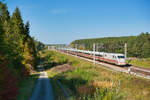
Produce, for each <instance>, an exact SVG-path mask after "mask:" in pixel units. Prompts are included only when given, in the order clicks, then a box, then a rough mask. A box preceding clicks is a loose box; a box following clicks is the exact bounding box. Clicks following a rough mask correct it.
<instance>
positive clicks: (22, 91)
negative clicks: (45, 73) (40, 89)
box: [17, 73, 39, 100]
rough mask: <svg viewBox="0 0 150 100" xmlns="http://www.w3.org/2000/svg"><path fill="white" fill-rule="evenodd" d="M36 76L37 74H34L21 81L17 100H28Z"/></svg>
mask: <svg viewBox="0 0 150 100" xmlns="http://www.w3.org/2000/svg"><path fill="white" fill-rule="evenodd" d="M38 76H39V74H38V73H34V74H31V75H30V76H28V77H27V78H25V79H22V81H21V82H20V83H19V84H18V86H19V95H18V96H17V100H29V98H30V97H31V95H32V92H33V90H34V87H35V84H36V81H37V79H38Z"/></svg>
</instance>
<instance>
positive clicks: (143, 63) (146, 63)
mask: <svg viewBox="0 0 150 100" xmlns="http://www.w3.org/2000/svg"><path fill="white" fill-rule="evenodd" d="M127 62H129V63H130V64H132V65H134V66H137V67H143V68H150V58H145V59H132V60H128V61H127Z"/></svg>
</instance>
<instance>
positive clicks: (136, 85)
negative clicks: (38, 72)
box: [47, 51, 150, 100]
mask: <svg viewBox="0 0 150 100" xmlns="http://www.w3.org/2000/svg"><path fill="white" fill-rule="evenodd" d="M48 52H53V53H54V54H55V57H54V59H53V61H54V62H56V63H59V61H60V60H59V59H61V58H63V59H67V62H65V63H68V64H70V65H71V66H72V67H73V68H74V70H72V71H67V72H63V73H61V72H55V71H53V69H54V68H55V66H53V68H52V69H49V70H48V71H47V72H48V75H49V77H50V78H51V80H52V84H55V86H54V87H53V88H54V90H55V92H54V94H55V97H56V98H55V100H65V99H58V98H59V96H63V97H64V94H63V92H62V90H61V89H60V88H59V86H58V85H57V84H56V81H57V80H59V81H60V82H61V83H62V85H63V86H64V88H65V89H66V90H67V91H68V92H69V94H70V95H71V98H72V100H92V98H97V99H98V100H149V98H150V80H146V79H143V78H138V77H135V76H130V75H128V74H124V73H121V72H113V71H110V70H106V69H104V68H103V67H104V66H101V65H96V66H93V63H91V62H88V61H85V60H81V59H79V58H75V57H72V56H69V55H65V54H62V53H60V52H54V51H48ZM62 56H63V57H62ZM58 89H59V90H58ZM57 91H61V92H59V94H58V93H57ZM100 98H101V99H100Z"/></svg>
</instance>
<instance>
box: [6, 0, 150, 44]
mask: <svg viewBox="0 0 150 100" xmlns="http://www.w3.org/2000/svg"><path fill="white" fill-rule="evenodd" d="M5 3H7V5H8V8H9V11H10V12H11V14H12V12H13V11H14V9H15V7H16V6H18V7H19V8H20V10H21V13H22V16H23V19H24V20H25V21H27V20H29V21H30V24H31V28H30V32H31V35H32V36H34V37H35V38H36V39H38V40H40V41H42V42H43V43H46V44H51V43H52V44H54V43H67V44H69V43H70V42H71V41H73V40H75V39H82V38H98V37H114V36H128V35H138V34H139V33H140V32H150V6H149V5H150V0H5Z"/></svg>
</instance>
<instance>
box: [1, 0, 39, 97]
mask: <svg viewBox="0 0 150 100" xmlns="http://www.w3.org/2000/svg"><path fill="white" fill-rule="evenodd" d="M29 27H30V25H29V22H26V24H24V22H23V19H22V16H21V13H20V10H19V8H16V9H15V11H14V12H13V14H12V16H10V14H9V11H8V8H7V5H6V4H3V3H2V2H0V100H14V99H16V96H17V94H18V88H17V84H18V82H19V81H20V80H21V79H22V78H24V77H26V76H28V75H29V74H30V72H31V71H32V70H33V69H34V68H35V66H36V64H37V62H36V59H37V50H36V47H35V42H34V39H33V38H32V37H31V36H30V34H29V33H30V31H29Z"/></svg>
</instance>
